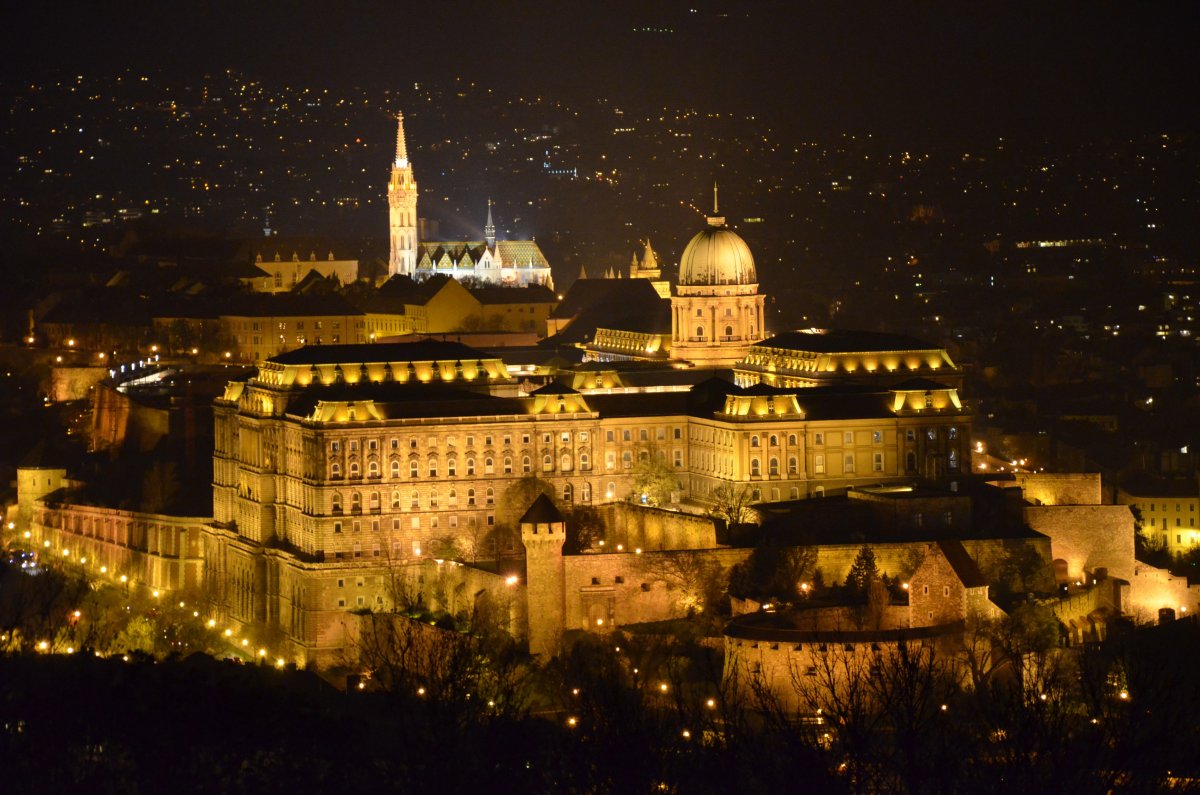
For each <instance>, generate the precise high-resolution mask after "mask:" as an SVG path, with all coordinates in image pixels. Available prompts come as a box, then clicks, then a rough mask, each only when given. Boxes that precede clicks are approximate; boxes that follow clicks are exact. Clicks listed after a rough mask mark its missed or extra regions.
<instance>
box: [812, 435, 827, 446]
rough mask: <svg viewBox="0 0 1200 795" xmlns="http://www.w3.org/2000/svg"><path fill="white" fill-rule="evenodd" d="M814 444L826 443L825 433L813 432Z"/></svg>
mask: <svg viewBox="0 0 1200 795" xmlns="http://www.w3.org/2000/svg"><path fill="white" fill-rule="evenodd" d="M813 444H825V434H823V433H814V434H813Z"/></svg>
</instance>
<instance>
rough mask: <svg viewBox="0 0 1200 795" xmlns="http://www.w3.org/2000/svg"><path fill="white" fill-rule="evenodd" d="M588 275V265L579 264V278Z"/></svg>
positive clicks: (584, 277)
mask: <svg viewBox="0 0 1200 795" xmlns="http://www.w3.org/2000/svg"><path fill="white" fill-rule="evenodd" d="M587 277H588V275H587V266H586V265H580V266H579V278H580V279H586V278H587Z"/></svg>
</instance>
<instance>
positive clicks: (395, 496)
mask: <svg viewBox="0 0 1200 795" xmlns="http://www.w3.org/2000/svg"><path fill="white" fill-rule="evenodd" d="M392 507H393V508H395V509H396V510H400V492H398V491H393V492H392Z"/></svg>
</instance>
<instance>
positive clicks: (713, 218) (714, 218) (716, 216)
mask: <svg viewBox="0 0 1200 795" xmlns="http://www.w3.org/2000/svg"><path fill="white" fill-rule="evenodd" d="M720 213H721V210H720V206H719V205H718V204H717V181H716V180H715V179H714V180H713V211H712V215H710V216H708V225H709V226H725V218H724V217H723V216H722V215H721V214H720Z"/></svg>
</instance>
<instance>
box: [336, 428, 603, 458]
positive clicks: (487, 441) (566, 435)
mask: <svg viewBox="0 0 1200 795" xmlns="http://www.w3.org/2000/svg"><path fill="white" fill-rule="evenodd" d="M611 434H612V431H609V441H612V436H611ZM531 438H532V437H531V436H530V434H528V433H523V434H521V444H530V442H531ZM589 438H590V437H589V435H588V432H587V431H579V432H578V434H577V439H578V441H579V442H580V443H581V444H582V443H586V442H587V441H588V439H589ZM553 439H554V434H553V433H543V434H542V444H551V443H552V441H553ZM558 439H559V442H561V443H562V444H570V443H571V432H570V431H562V432H561V433H559V435H558ZM380 441H381V440H379V439H367V440H365V443H364V444H363V445H362V446H363V447H365V448H366V449H367V450H369V451H374V450H378V449H379V446H380ZM494 443H495V437H494V436H492V435H491V434H488V435H486V436H484V437H483V446H484V447H492V446H493V445H494ZM512 443H513V437H512V435H511V434H505V435H504V436H503V443H502V445H501V446H503V447H510V446H512ZM457 445H458V437H456V436H447V437H446V440H445V446H446V447H447V448H449V449H450V450H453V449H455V447H457ZM388 446H389V447H390V448H391V449H392V450H399V449H400V439H398V438H397V437H394V436H393V437H392V438H391V439H389V440H388ZM429 446H430V447H433V448H436V447H438V440H436V439H435V440H432V441H430V443H429ZM466 446H467V447H474V446H475V437H474V436H468V437H466ZM418 447H419V441H418V438H417V437H416V436H410V437H409V439H408V448H409V449H410V450H416V449H417V448H418ZM346 449H347V450H348V451H349V452H351V453H357V452H358V451H359V449H360V445H359V440H358V439H350V440H348V441H347V442H346ZM341 451H342V442H341V440H338V439H334V440H333V441H331V442H330V443H329V452H331V453H340V452H341Z"/></svg>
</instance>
